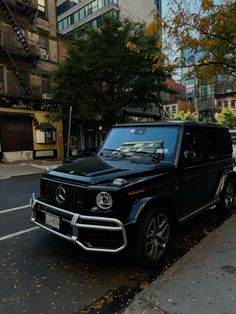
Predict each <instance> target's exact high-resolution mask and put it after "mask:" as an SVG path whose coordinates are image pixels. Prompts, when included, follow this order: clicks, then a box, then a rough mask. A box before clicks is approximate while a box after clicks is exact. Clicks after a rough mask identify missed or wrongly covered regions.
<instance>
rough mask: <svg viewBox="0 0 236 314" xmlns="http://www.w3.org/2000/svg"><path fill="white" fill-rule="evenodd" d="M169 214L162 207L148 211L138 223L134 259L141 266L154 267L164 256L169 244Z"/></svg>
mask: <svg viewBox="0 0 236 314" xmlns="http://www.w3.org/2000/svg"><path fill="white" fill-rule="evenodd" d="M170 232H171V223H170V214H169V211H168V210H167V209H165V208H163V207H157V208H152V209H150V210H149V211H148V212H147V213H146V214H145V213H144V214H143V217H142V218H141V220H140V222H139V223H138V230H137V234H136V238H135V241H134V257H135V260H136V262H138V263H139V264H141V265H143V266H148V267H154V266H156V265H157V263H158V262H159V261H160V260H161V259H162V258H163V256H164V255H165V253H166V251H167V248H168V246H169V242H170Z"/></svg>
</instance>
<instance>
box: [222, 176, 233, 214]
mask: <svg viewBox="0 0 236 314" xmlns="http://www.w3.org/2000/svg"><path fill="white" fill-rule="evenodd" d="M234 192H235V188H234V183H233V182H232V181H227V182H226V183H225V186H224V188H223V191H222V192H221V196H220V203H219V206H218V207H219V209H220V210H221V211H223V212H225V213H231V210H232V207H233V204H234Z"/></svg>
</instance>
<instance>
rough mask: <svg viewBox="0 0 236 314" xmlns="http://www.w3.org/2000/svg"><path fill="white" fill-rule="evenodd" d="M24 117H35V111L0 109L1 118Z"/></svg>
mask: <svg viewBox="0 0 236 314" xmlns="http://www.w3.org/2000/svg"><path fill="white" fill-rule="evenodd" d="M1 117H5V118H22V119H34V117H35V115H34V113H24V112H6V111H0V118H1Z"/></svg>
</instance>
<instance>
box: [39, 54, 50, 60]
mask: <svg viewBox="0 0 236 314" xmlns="http://www.w3.org/2000/svg"><path fill="white" fill-rule="evenodd" d="M40 56H41V58H42V59H43V60H48V55H47V54H46V53H44V54H41V55H40Z"/></svg>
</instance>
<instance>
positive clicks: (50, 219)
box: [45, 213, 60, 230]
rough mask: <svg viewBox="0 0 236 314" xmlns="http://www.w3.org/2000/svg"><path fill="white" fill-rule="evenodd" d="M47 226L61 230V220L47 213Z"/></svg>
mask: <svg viewBox="0 0 236 314" xmlns="http://www.w3.org/2000/svg"><path fill="white" fill-rule="evenodd" d="M45 224H46V225H48V226H50V227H53V228H55V229H58V230H59V229H60V218H59V217H58V216H56V215H53V214H49V213H46V215H45Z"/></svg>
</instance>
